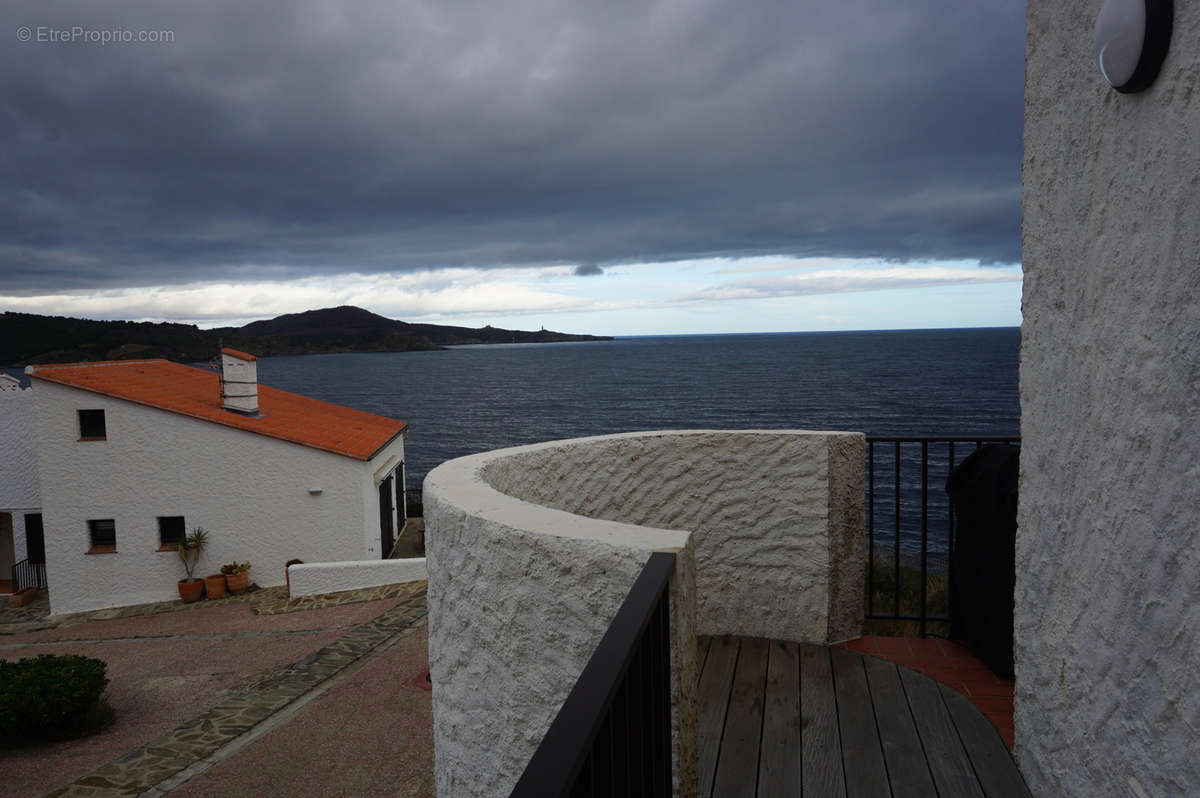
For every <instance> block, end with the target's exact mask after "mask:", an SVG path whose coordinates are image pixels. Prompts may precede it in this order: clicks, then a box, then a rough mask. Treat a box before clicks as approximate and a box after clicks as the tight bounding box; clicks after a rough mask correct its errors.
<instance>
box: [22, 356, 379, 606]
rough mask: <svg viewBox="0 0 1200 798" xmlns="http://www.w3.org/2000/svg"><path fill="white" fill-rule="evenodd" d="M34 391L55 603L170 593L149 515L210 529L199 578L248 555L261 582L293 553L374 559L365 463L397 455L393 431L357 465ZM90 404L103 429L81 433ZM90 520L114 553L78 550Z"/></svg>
mask: <svg viewBox="0 0 1200 798" xmlns="http://www.w3.org/2000/svg"><path fill="white" fill-rule="evenodd" d="M33 391H34V396H35V406H36V417H37V434H38V440H39V443H40V446H39V465H40V472H41V475H42V484H43V485H44V486H45V493H46V498H45V500H44V504H43V521H44V525H45V537H46V569H47V580H48V582H49V584H50V607H51V611H52V612H54V613H56V614H57V613H65V612H76V611H80V610H87V609H96V608H100V607H111V606H122V605H127V604H137V603H142V602H149V601H161V600H164V599H171V598H177V597H178V591H177V588H176V582H177V581H178V580H179V579H180V578H182V577H183V576H184V570H183V566H182V564H181V563H180V562H179V560H178V557H177V556H176V554H175V553H174V552H173V551H166V552H160V551H157V549H158V546H159V542H158V522H157V518H158V516H171V515H182V516H184V517H185V520H186V524H187V527H188V529H191V528H192V527H193V526H202V527H204V528H205V529H207V530H209V532H210V542H209V546H208V550H207V552H206V553H205V555H204V556H203V558H202V559H201V561H200V565H199V567H198V568H197V575H198V576H201V575H204V574H208V573H214V572H216V571H217V570H218V569H219V566H220V565H221V564H222V563H225V562H230V561H232V560H239V561H245V560H249V561H250V562H251V563H252V564H253V566H252V568H251V571H250V578H251V580H252V581H254V582H256V583H258V584H259V585H262V586H269V585H277V584H283V582H284V578H285V576H284V563H285V562H286V561H288V560H289V559H292V558H298V559H301V560H304V561H305V562H329V561H343V560H362V559H377V558H379V557H380V556H381V553H380V551H379V548H380V541H379V511H378V505H377V501H378V500H377V498H375V494H374V491H375V485H376V481H375V476H374V474H375V471H376V469H378V468H379V467H380V465H381V464H382V462H383V461H384V460H386V459H388V458H390V457H392V456H395V455H397V454H399V456H400V457H401V458H402V457H403V442H402V440H401V439H400V438H397V439H396V440H395V441H393V442H392V444H390V445H389V446H388V447H387V448H386V449H385V450H384V451H382V452H380V453H378V454H376V456H375V457H374V458H373V459H372V461H370V462H364V461H359V460H354V459H352V458H349V457H342V456H340V455H336V454H332V453H329V452H323V451H319V450H317V449H312V448H309V447H305V446H299V445H296V444H292V443H288V442H286V441H281V440H278V439H275V438H269V437H266V436H263V435H257V434H254V433H250V432H245V431H242V430H238V429H233V428H229V427H223V426H221V425H219V424H213V423H210V422H206V421H201V420H198V419H193V418H190V417H187V416H182V415H178V414H175V413H169V412H166V411H162V410H156V409H153V408H147V407H143V406H140V405H136V404H133V403H131V402H125V401H122V400H120V399H114V398H110V397H106V396H102V395H99V394H95V393H89V392H87V391H81V390H77V389H74V388H69V387H66V386H62V385H57V384H55V383H49V382H45V381H42V380H37V379H35V380H34V388H33ZM89 408H91V409H103V410H104V411H105V421H106V427H107V430H106V431H107V440H104V441H80V440H79V439H78V438H79V433H78V426H77V417H76V410H78V409H89ZM314 489H319V490H320V493H318V494H315V495H314V494H313V493H312V492H311V491H312V490H314ZM368 496H370V497H371V501H368V499H367V497H368ZM100 518H112V519H114V520H115V522H116V536H117V553H116V554H93V555H88V554H86V552H87V550H88V548H89V545H88V543H89V538H88V527H87V521H88V519H100Z"/></svg>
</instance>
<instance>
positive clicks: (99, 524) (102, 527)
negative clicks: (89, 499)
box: [87, 518, 117, 550]
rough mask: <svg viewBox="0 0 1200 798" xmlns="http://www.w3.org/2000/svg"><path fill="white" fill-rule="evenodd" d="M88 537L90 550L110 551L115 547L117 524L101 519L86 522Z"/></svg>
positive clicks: (110, 520)
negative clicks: (89, 538)
mask: <svg viewBox="0 0 1200 798" xmlns="http://www.w3.org/2000/svg"><path fill="white" fill-rule="evenodd" d="M87 523H88V535H90V536H91V541H92V549H93V550H95V549H112V550H115V549H116V547H117V524H116V522H115V521H113V519H111V518H101V519H94V520H91V521H88V522H87Z"/></svg>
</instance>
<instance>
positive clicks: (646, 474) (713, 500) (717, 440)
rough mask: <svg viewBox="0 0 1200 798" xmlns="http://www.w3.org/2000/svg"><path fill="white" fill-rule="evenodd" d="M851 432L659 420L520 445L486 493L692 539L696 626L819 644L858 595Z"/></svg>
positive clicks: (835, 631)
mask: <svg viewBox="0 0 1200 798" xmlns="http://www.w3.org/2000/svg"><path fill="white" fill-rule="evenodd" d="M865 456H866V455H865V438H864V436H863V435H861V434H859V433H830V432H801V431H781V430H764V431H739V432H724V431H703V430H701V431H670V432H654V433H628V434H621V435H611V436H602V437H599V438H581V439H578V440H575V441H556V442H553V443H551V444H543V445H540V446H532V447H523V448H522V449H520V450H518V451H516V452H514V453H513V454H512V455H511V456H509V457H505V458H502V459H498V460H496V461H495V462H493V463H492V464H491V465H489V466H488V468H487V471H486V473H485V478H486V479H487V480H488V482H489V483H490V484H492V485H493V486H494V487H495V488H496V489H497V490H500V491H501V492H503V493H507V494H509V495H512V496H516V497H518V498H521V499H524V500H526V501H529V502H533V503H536V504H541V505H545V506H547V507H556V508H559V509H562V510H566V511H567V512H571V513H578V514H580V515H586V516H589V517H592V518H608V519H612V520H617V521H626V522H628V523H633V524H642V525H646V526H656V527H664V528H668V529H686V530H689V531H691V532H692V533H693V534H694V535H695V539H696V592H697V596H698V602H699V603H698V608H697V616H696V624H697V627H698V629H699V633H700V634H705V635H715V634H737V635H754V636H759V637H770V638H776V639H782V640H795V641H800V642H812V643H825V642H833V641H837V640H845V639H848V638H851V637H857V636H858V635H859V634H861V629H862V612H863V610H862V605H863V568H864V555H863V534H864V532H863V528H864V527H863V473H864V465H863V463H864V460H865Z"/></svg>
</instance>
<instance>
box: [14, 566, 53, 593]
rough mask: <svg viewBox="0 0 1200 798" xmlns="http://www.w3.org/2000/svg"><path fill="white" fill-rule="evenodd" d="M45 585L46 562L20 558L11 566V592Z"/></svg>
mask: <svg viewBox="0 0 1200 798" xmlns="http://www.w3.org/2000/svg"><path fill="white" fill-rule="evenodd" d="M45 586H46V564H45V563H44V562H30V561H29V560H21V561H20V562H19V563H17V564H15V565H14V566H13V567H12V592H13V593H20V592H21V591H22V590H28V589H29V588H31V587H45Z"/></svg>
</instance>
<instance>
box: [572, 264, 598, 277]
mask: <svg viewBox="0 0 1200 798" xmlns="http://www.w3.org/2000/svg"><path fill="white" fill-rule="evenodd" d="M599 274H604V269H602V268H600V267H599V266H597V265H596V264H594V263H580V264H579V265H578V266H576V267H575V276H576V277H595V276H596V275H599Z"/></svg>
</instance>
